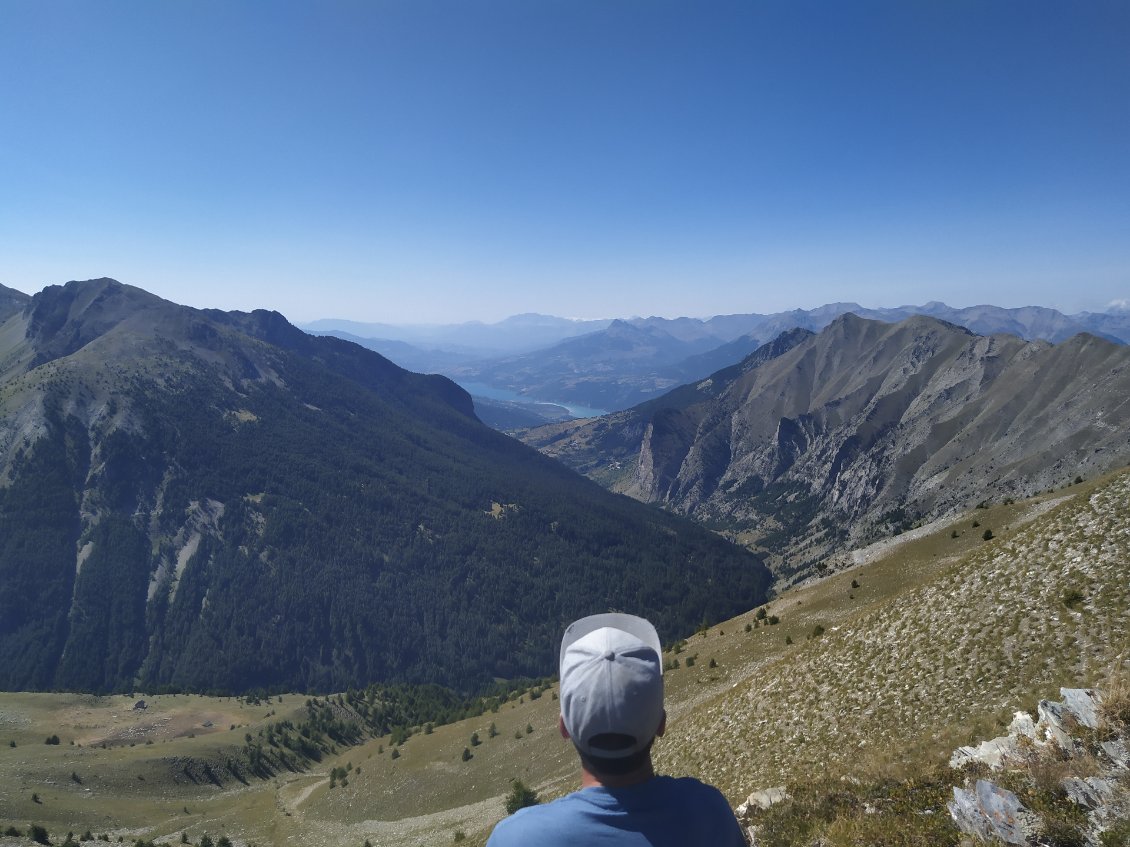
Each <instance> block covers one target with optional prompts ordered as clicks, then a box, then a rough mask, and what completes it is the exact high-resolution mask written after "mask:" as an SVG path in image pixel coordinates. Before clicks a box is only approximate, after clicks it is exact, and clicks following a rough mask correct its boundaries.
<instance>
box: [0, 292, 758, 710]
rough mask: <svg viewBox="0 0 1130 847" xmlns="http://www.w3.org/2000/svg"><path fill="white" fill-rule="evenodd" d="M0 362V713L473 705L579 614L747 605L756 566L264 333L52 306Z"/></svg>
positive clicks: (483, 432) (682, 616)
mask: <svg viewBox="0 0 1130 847" xmlns="http://www.w3.org/2000/svg"><path fill="white" fill-rule="evenodd" d="M0 340H3V346H2V347H0V374H2V382H0V581H2V583H3V585H4V586H5V590H4V592H3V593H2V595H0V687H3V688H6V689H13V688H16V689H26V688H31V689H43V688H62V689H69V690H85V691H107V690H129V689H131V688H133V687H134V686H141V685H144V686H147V687H149V688H151V689H153V688H158V687H160V686H172V687H178V688H186V689H192V690H222V691H247V690H252V689H256V688H286V689H291V690H294V689H299V690H305V691H319V690H322V691H324V690H334V689H338V690H340V689H342V688H345V687H348V686H350V685H361V684H364V683H366V682H369V681H373V680H410V681H416V682H426V681H441V682H443V683H444V684H447V685H453V686H456V687H460V688H476V687H478V686H481V685H483V684H486V683H488V682H490V681H491V679H493V678H495V677H515V676H539V675H543V674H546V673H550V672H552V669H553V658H554V657H553V649H552V646H551V642H552V640H553V639H552V633H554V632H556V631H557V630H558V628H559V627H560V626H562V625H563V624H564V623H565V622H567V621H568V620H570V619H572V618H574V617H576V616H579V615H580V614H584V613H585V612H587V610H588V609H590V608H592V605H593V604H600V605H604V606H627V605H631V606H633V607H636V608H641V609H644V610H646V611H647V612H648V613H649V614H654V615H656V616H657V617H658V618H659V619H660V620H661V621H663V622H664V624H665V625H666V628H667V629H668V630H669V631H671V632H672V633H677V632H680V631H681V632H687V631H690V630H691V629H693V627H694V626H695V625H696V624H697V622H698V621H700V620H701V619H702V618H703V617H704V616H705V617H711V618H718V617H722V616H725V615H728V614H732V613H735V612H737V611H740V610H741V609H745V608H749V607H751V606H753V605H755V604H757V603H758V602H761V600H762V599H763V597H764V593H765V588H766V584H767V580H768V577H767V572H766V571H765V569H764V567H763V566H762V565H761V563H760V562H759V560H758V559H757V558H755V557H753V556H750V555H749V554H747V553H745V552H743V551H741V550H740V549H737V548H735V547H733V546H732V545H730V544H728V543H727V542H726V541H724V540H722V539H720V538H717V537H716V536H713V535H711V534H709V533H707V532H705V531H703V530H702V529H700V528H698V527H696V526H695V525H693V524H691V523H689V522H687V521H685V520H682V519H677V518H674V517H672V516H669V515H665V514H663V513H661V512H659V511H657V510H654V509H650V508H647V507H643V506H641V505H640V504H638V503H635V502H632V501H630V500H628V499H626V498H623V497H619V496H615V495H611V494H608V493H607V492H605V491H603V490H602V489H601V488H600V487H599V486H596V485H594V484H593V483H591V482H589V481H587V480H585V479H583V478H581V477H579V476H577V475H576V474H575V473H573V472H572V471H569V470H567V469H565V468H563V467H561V466H560V465H559V464H557V463H555V462H552V461H550V460H548V459H546V458H544V457H542V456H540V455H538V454H537V452H536V451H533V450H531V449H529V448H527V447H525V446H523V445H521V444H519V443H518V442H516V441H514V440H512V439H510V438H507V437H505V436H503V435H501V434H499V433H497V432H495V431H493V430H491V429H489V428H488V427H486V426H484V425H483V424H482V423H480V422H479V421H478V420H477V419H476V418H475V417H474V414H473V412H472V407H471V402H470V398H469V396H468V395H467V394H466V393H465V392H464V391H462V390H461V389H460V388H458V387H457V386H456V385H455V384H453V383H452V382H450V381H449V380H447V379H445V378H443V377H439V376H421V375H419V374H413V373H410V372H408V371H405V370H403V369H401V368H399V367H397V366H396V365H393V364H392V363H391V362H389V361H388V360H387V359H384V358H383V357H381V356H379V355H377V354H376V353H373V352H371V351H368V350H365V349H363V348H361V347H358V346H356V345H354V344H350V343H348V342H344V341H341V340H338V339H335V338H314V337H311V336H308V335H306V334H304V333H302V332H300V331H299V330H297V329H295V328H294V327H293V326H291V325H290V324H289V323H287V322H286V320H285V319H284V318H283V317H282V316H281V315H278V314H276V313H271V312H262V311H259V312H254V313H251V314H244V313H222V312H215V311H200V310H195V309H190V308H186V307H182V306H177V305H175V304H172V303H168V302H165V301H162V300H160V299H158V298H156V297H154V296H152V295H150V294H148V293H146V292H144V291H142V290H141V289H137V288H132V287H130V286H123V285H121V284H119V283H116V282H114V281H112V280H95V281H90V282H72V283H68V284H67V285H66V286H53V287H50V288H47V289H45V290H44V291H43V292H40V293H39V294H38V295H36V296H35V297H34V298H32V299H31V300H30V301H29V302H28V303H27V304H26V306H25V308H23V309H21V310H19V311H18V312H15V313H13V314H11V315H10V317H9V318H8V320H7V321H6V322H4V324H3V325H2V326H0Z"/></svg>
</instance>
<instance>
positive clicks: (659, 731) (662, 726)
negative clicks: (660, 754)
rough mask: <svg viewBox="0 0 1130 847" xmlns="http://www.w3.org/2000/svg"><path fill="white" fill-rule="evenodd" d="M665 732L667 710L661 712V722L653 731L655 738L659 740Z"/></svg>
mask: <svg viewBox="0 0 1130 847" xmlns="http://www.w3.org/2000/svg"><path fill="white" fill-rule="evenodd" d="M666 731H667V710H666V709H664V710H663V720H661V721H660V722H659V729H657V730H656V731H655V737H656V738H659V737H660V736H661V735H663V733H665V732H666Z"/></svg>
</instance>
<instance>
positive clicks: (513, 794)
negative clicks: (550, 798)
mask: <svg viewBox="0 0 1130 847" xmlns="http://www.w3.org/2000/svg"><path fill="white" fill-rule="evenodd" d="M539 802H540V801H539V800H538V795H537V792H536V791H534V790H533V789H532V788H528V787H526V785H525V784H524V783H523V782H522V780H520V779H512V780H510V793H509V794H507V795H506V814H508V815H512V814H514V813H515V812H516V811H518V810H519V809H524V808H526V807H527V806H536V805H537V804H538V803H539Z"/></svg>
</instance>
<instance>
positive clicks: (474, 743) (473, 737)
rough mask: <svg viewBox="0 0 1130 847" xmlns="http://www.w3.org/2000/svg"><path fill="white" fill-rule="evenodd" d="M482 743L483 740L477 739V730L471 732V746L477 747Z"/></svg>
mask: <svg viewBox="0 0 1130 847" xmlns="http://www.w3.org/2000/svg"><path fill="white" fill-rule="evenodd" d="M482 743H483V742H482V741H480V740H479V734H478V733H477V732H472V733H471V746H472V747H478V746H479V745H480V744H482Z"/></svg>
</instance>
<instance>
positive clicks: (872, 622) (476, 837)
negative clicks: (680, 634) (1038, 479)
mask: <svg viewBox="0 0 1130 847" xmlns="http://www.w3.org/2000/svg"><path fill="white" fill-rule="evenodd" d="M1128 499H1130V475H1126V474H1123V475H1117V476H1114V477H1112V478H1107V479H1106V480H1104V481H1102V482H1101V483H1087V484H1084V485H1080V486H1075V487H1072V488H1069V489H1066V490H1064V491H1060V492H1057V493H1056V494H1054V495H1045V496H1043V497H1040V498H1036V499H1034V500H1030V501H1025V502H1023V503H1018V504H1015V505H1010V506H1000V507H994V508H992V509H988V510H977V511H975V512H973V513H971V514H969V515H967V516H964V517H963V518H961V519H960V520H958V521H956V522H954V523H949V524H945V525H941V524H939V525H937V526H934V527H931V528H927V529H925V530H923V531H920V532H916V533H913V534H909V533H908V534H907V536H905V537H903V538H900V539H897V541H899V542H901V543H898V544H894V545H885V546H884V547H883V548H882V549H880V550H879V551H878V552H877V553H876V556H875V558H874V559H873V560H872V561H867V563H865V564H861V565H858V566H857V567H855V568H853V569H851V570H849V571H845V572H842V573H839V574H837V575H835V576H833V577H831V578H829V579H827V580H824V581H822V582H818V583H813V584H810V585H806V586H802V587H799V588H796V589H793V590H791V591H789V592H788V593H786V594H784V595H782V596H781V597H780V598H778V599H777V600H775V601H774V602H773V603H772V604H771V606H770V608H769V612H770V613H771V614H775V615H779V616H780V619H781V622H780V624H778V625H776V626H758V627H757V628H755V629H752V630H751V631H750V632H748V633H747V632H746V631H745V625H746V624H747V623H748V624H751V625H752V624H753V623H754V620H755V615H754V613H753V612H751V613H749V614H747V615H745V616H742V617H740V618H737V619H734V620H732V621H727V622H725V623H723V624H721V625H717V626H714V627H711V628H710V629H709V630H707V631H706V632H705V633H704V634H700V635H696V636H695V637H694V638H692V639H690V640H689V642H687V644H686V645H685V646H684V647H683V648H682V650H681V652H679V653H678V654H672V655H669V656H667V657H666V658H667V659H668V660H673V659H675V658H678V659H679V660H680V663H681V665H682V667H680V668H679V669H677V670H674V671H671V672H670V673H669V674H668V676H667V687H668V700H669V708H670V712H671V720H670V728H669V731H668V735H667V737H665V738H664V739H663V740H662V741H661V742H660V743H659V745H658V746H657V759H658V763H659V765H660V768H661V769H662V770H664V771H666V772H670V773H691V774H695V775H699V776H701V777H703V778H705V779H708V780H710V781H713V782H715V783H716V784H718V785H719V786H720V787H721V788H722V789H723V790H724V791H725V792H726V793H727V795H728V796H729V797H730V799H731V800H732V801H733V802H735V803H737V802H740V801H741V800H742V799H744V797H745V795H746V794H748V793H749V792H751V791H753V790H755V789H758V788H764V787H768V786H773V785H778V784H782V783H785V782H787V781H789V780H792V779H798V778H803V777H804V776H805V775H809V774H816V773H820V774H823V775H825V776H833V777H834V776H837V775H843V776H859V777H860V778H867V777H869V776H873V775H875V774H876V773H889V772H895V773H904V774H906V773H912V772H914V771H916V770H917V769H918V768H919V767H920V766H922V765H924V764H928V763H930V762H933V761H936V760H938V759H941V758H944V757H948V754H949V752H950V751H951V750H952V749H953V747H954V746H956V745H957V744H961V743H966V742H969V741H971V740H979V739H982V738H986V737H989V736H991V735H994V734H996V733H997V730H998V727H999V726H1000V725H1002V724H1003V723H1005V722H1007V719H1008V718H1009V717H1010V716H1011V713H1012V712H1013V711H1014V710H1017V709H1026V708H1031V707H1032V706H1033V705H1034V704H1035V702H1036V701H1037V700H1038V699H1040V698H1041V697H1049V696H1054V695H1055V694H1056V689H1057V687H1058V686H1059V685H1061V684H1071V685H1078V684H1086V683H1090V682H1094V681H1099V680H1100V679H1101V676H1102V674H1103V673H1104V671H1106V670H1107V669H1108V668H1110V667H1111V666H1112V665H1113V663H1114V662H1115V657H1116V656H1117V655H1119V653H1120V651H1125V650H1126V649H1127V646H1128V645H1127V633H1128V627H1127V623H1128V619H1130V580H1128V579H1127V572H1128V565H1127V562H1130V514H1128V513H1127V509H1126V506H1125V504H1126V502H1127V501H1128ZM974 520H978V521H979V522H980V523H981V524H982V526H980V527H977V528H974V527H973V526H972V522H973V521H974ZM985 527H991V528H992V529H993V531H994V533H995V534H996V536H997V537H996V538H994V539H993V540H992V541H989V542H984V541H982V540H981V533H982V532H983V530H984V528H985ZM954 529H956V530H957V531H958V532H959V537H958V538H956V539H954V538H951V533H952V531H953V530H954ZM859 558H860V559H861V560H866V559H869V558H870V557H868V556H860V557H859ZM853 579H855V580H857V581H858V583H859V586H860V587H859V588H857V589H852V587H851V581H852V580H853ZM1069 587H1074V588H1077V589H1078V590H1080V591H1081V592H1082V593H1083V594H1084V597H1085V599H1083V600H1082V602H1081V603H1080V604H1077V609H1074V610H1073V609H1069V608H1068V607H1066V606H1065V605H1064V604H1063V599H1064V591H1065V590H1066V589H1067V588H1069ZM853 595H854V596H853ZM817 624H820V625H822V626H823V627H824V628H825V630H826V631H825V633H824V634H823V636H821V637H820V638H815V639H807V638H806V636H807V635H810V634H811V633H812V630H813V628H814V627H815V626H816V625H817ZM786 636H788V637H791V638H792V640H793V642H794V643H793V644H792V645H787V644H786V643H785V641H786ZM689 656H696V661H695V664H694V666H693V667H692V668H687V667H686V666H685V662H686V659H687V657H689ZM711 659H714V660H715V661H716V664H717V667H715V668H710V667H709V662H710V660H711ZM132 702H133V701H132V700H127V698H121V697H118V698H91V697H80V696H74V695H50V694H38V695H28V694H4V695H0V827H5V826H7V825H8V824H9V823H15V824H16V825H17V826H21V827H24V826H26V825H27V823H28V822H29V821H36V822H41V823H44V824H46V825H47V826H48V828H49V829H50V830H51V831H52V833H53V834H54V833H58V834H59V835H60V836H62V835H63V834H65V832H66V831H67V830H68V829H73V830H75V831H76V833H78V832H81V831H82V830H84V829H86V828H88V827H89V828H90V829H92V830H93V831H94V832H96V833H98V832H103V831H110V832H123V833H136V834H141V835H144V836H145V837H147V838H152V837H168V840H170V841H174V840H178V839H179V833H180V832H181V831H182V830H186V831H187V832H188V835H189V836H190V837H191V838H193V839H194V840H195V839H197V838H198V837H199V835H200V834H201V833H202V832H204V831H207V832H209V833H211V834H212V835H213V836H214V837H215V836H217V835H219V834H223V833H227V834H229V835H230V836H232V837H233V838H234V839H235V840H236V841H237V843H238V842H239V841H242V840H250V841H253V842H254V843H256V844H260V845H264V844H278V845H283V844H288V845H293V844H298V845H302V844H315V843H316V844H327V845H339V844H340V845H356V847H360V845H361V844H363V843H364V841H365V839H370V840H371V841H372V842H373V843H374V844H382V845H385V844H388V845H398V844H404V845H407V844H413V845H415V844H420V845H433V844H434V845H446V844H450V843H452V840H453V837H454V833H455V832H456V831H463V832H466V833H467V835H468V836H469V837H468V839H467V841H466V842H465V843H467V844H468V845H475V844H479V843H481V842H482V841H483V840H484V839H485V834H486V832H487V831H489V827H490V826H491V825H492V824H493V822H494V821H495V820H497V819H498V818H499V817H501V815H502V813H503V809H502V796H503V795H504V793H505V792H506V790H507V788H508V784H509V780H510V779H511V778H512V777H518V778H521V779H522V780H523V781H525V782H526V783H527V784H529V785H533V786H535V787H537V788H538V790H539V791H541V793H542V794H543V796H556V795H559V794H562V793H565V792H566V791H568V790H570V789H571V788H572V787H573V783H574V780H575V760H574V757H573V754H572V751H571V748H570V747H569V746H568V745H567V743H566V742H563V741H562V740H561V739H560V738H559V737H558V735H557V733H556V729H555V723H556V709H557V702H556V700H555V699H554V697H553V696H552V692H547V693H546V694H545V695H543V696H542V697H541V698H540V699H538V700H536V701H530V700H528V699H527V700H525V701H524V702H522V703H512V704H505V705H504V706H503V707H502V708H501V709H500V711H499V712H498V713H497V714H493V715H492V714H487V715H484V716H482V717H480V718H475V719H472V720H470V721H464V722H461V723H458V724H455V725H452V726H447V727H439V728H437V729H436V730H435V732H434V733H432V734H429V735H425V734H417V735H415V736H413V737H412V738H411V739H410V740H409V741H408V742H407V743H406V744H405V745H404V746H403V747H402V748H400V752H401V755H400V757H399V758H397V759H395V760H394V759H392V758H391V755H390V751H391V748H390V747H389V744H388V740H387V739H383V740H381V739H377V740H373V741H370V742H368V743H366V744H364V745H361V746H359V747H354V748H351V749H347V750H343V751H341V752H340V754H339V755H337V756H331V757H328V758H327V759H326V760H325V761H323V762H321V763H319V764H318V765H316V766H315V768H314V769H312V770H311V771H310V772H308V773H305V774H281V775H279V776H278V777H277V778H275V779H272V780H267V781H258V780H252V782H251V784H250V786H246V787H245V786H243V785H240V784H239V783H236V782H231V781H229V782H228V783H227V784H226V785H224V786H223V788H219V787H216V786H213V785H209V784H206V783H205V784H199V785H197V784H193V783H192V782H191V781H189V780H188V779H186V778H185V777H184V775H183V768H182V766H181V765H182V763H183V761H184V759H176V758H175V757H178V756H179V757H189V756H191V757H193V758H194V759H197V760H207V759H212V760H218V761H223V758H224V757H226V755H227V754H228V751H229V750H230V749H231V748H234V747H236V746H238V745H239V744H241V743H242V739H243V735H244V733H245V732H252V733H255V732H257V729H258V728H259V727H261V726H263V725H265V723H266V722H267V720H268V718H267V717H266V715H267V712H268V711H270V710H275V711H277V713H278V714H277V717H276V718H274V719H282V718H285V717H287V716H288V715H290V714H291V713H292V712H294V711H296V710H298V709H300V707H301V705H302V703H303V702H304V698H302V697H299V696H295V695H290V696H286V697H284V698H283V703H282V704H277V703H272V704H270V705H265V706H260V707H252V706H242V707H241V706H240V704H239V703H237V702H236V701H233V700H216V699H211V698H197V697H191V698H189V697H158V698H149V702H150V705H151V708H150V709H149V710H147V711H146V712H144V713H140V714H139V713H133V712H128V711H126V710H127V709H128V707H129V706H130V705H132ZM115 716H116V717H115ZM205 720H211V721H212V722H213V724H214V727H213V728H212V730H211V731H210V732H208V731H206V730H205V729H204V728H203V727H202V724H203V723H204V721H205ZM492 721H493V722H494V723H495V724H496V725H497V729H498V735H497V736H496V737H494V738H490V737H488V728H489V726H490V724H491V722H492ZM232 723H236V724H239V725H240V726H239V727H238V728H237V730H236V731H234V732H233V731H231V730H230V729H229V727H230V725H231V724H232ZM527 725H529V726H531V727H532V728H533V732H532V733H530V734H527V733H526V727H527ZM146 727H147V728H146ZM130 730H133V731H134V732H135V733H136V734H135V735H134V736H132V737H135V738H136V739H137V740H136V742H135V743H137V746H135V747H128V746H124V747H122V746H119V747H110V749H107V750H102V749H100V748H99V747H97V746H92V745H94V744H97V743H98V742H100V741H101V740H102V739H103V738H107V737H112V738H121V739H129V738H130V737H131V736H130V735H129V734H128V732H129V731H130ZM476 731H477V732H478V734H479V736H480V738H481V739H482V742H483V743H482V744H481V745H479V746H477V747H474V748H473V751H474V754H475V755H474V758H472V759H471V760H470V761H469V762H463V761H461V756H460V754H461V753H462V750H463V748H464V747H466V746H469V738H470V735H471V733H472V732H476ZM189 732H193V733H195V737H194V738H189V737H188V736H187V733H189ZM52 733H58V734H59V735H60V736H61V738H62V740H63V743H62V745H61V746H59V747H52V746H46V745H44V744H43V739H44V738H45V737H46V736H47V735H50V734H52ZM516 733H517V734H518V735H520V736H521V737H520V738H515V734H516ZM145 738H152V739H153V740H154V744H152V745H146V744H145V743H144V739H145ZM9 739H13V740H15V741H16V742H17V745H18V746H17V747H16V748H14V749H13V748H9V747H8V746H7V743H8V740H9ZM71 740H75V741H76V742H77V743H80V744H82V745H83V746H82V747H81V748H79V747H77V746H76V747H72V746H70V744H69V742H70V741H71ZM127 743H128V741H127ZM382 748H383V750H382ZM347 765H351V766H352V767H353V770H352V771H351V772H350V774H349V777H348V785H346V786H344V787H343V786H341V785H338V786H337V787H335V788H333V789H331V788H330V787H329V772H330V769H331V768H333V767H335V766H341V767H344V766H347ZM358 768H359V769H360V772H359V773H358V771H357V769H358ZM72 771H74V772H75V773H77V774H78V775H79V776H80V778H82V780H83V782H82V784H81V785H80V784H78V783H75V782H73V781H72V780H71V777H70V775H71V772H72ZM138 776H141V777H143V779H138ZM32 792H37V793H38V794H39V795H40V797H41V799H42V801H43V802H42V804H35V803H33V802H32V801H31V793H32ZM186 808H187V809H188V812H187V813H186V812H185V809H186Z"/></svg>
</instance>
